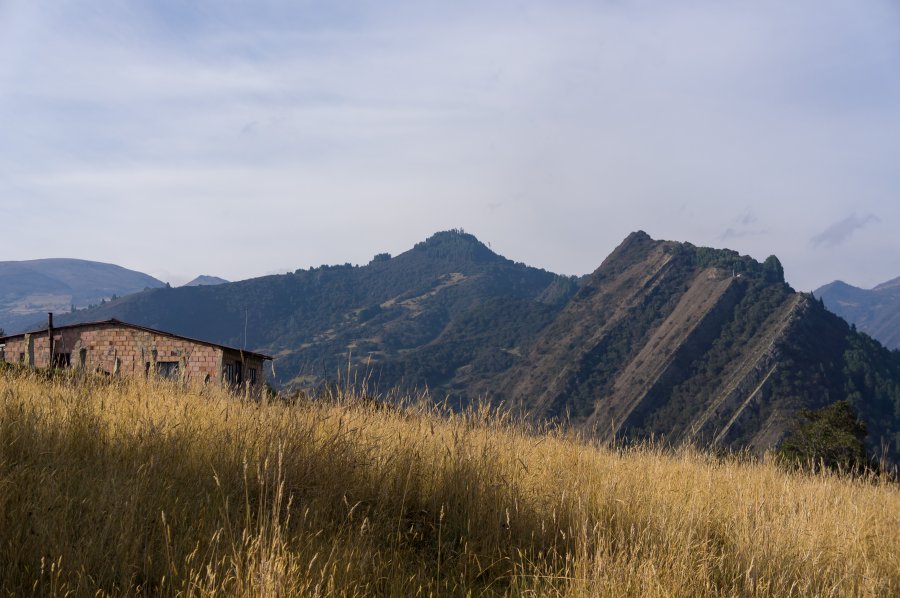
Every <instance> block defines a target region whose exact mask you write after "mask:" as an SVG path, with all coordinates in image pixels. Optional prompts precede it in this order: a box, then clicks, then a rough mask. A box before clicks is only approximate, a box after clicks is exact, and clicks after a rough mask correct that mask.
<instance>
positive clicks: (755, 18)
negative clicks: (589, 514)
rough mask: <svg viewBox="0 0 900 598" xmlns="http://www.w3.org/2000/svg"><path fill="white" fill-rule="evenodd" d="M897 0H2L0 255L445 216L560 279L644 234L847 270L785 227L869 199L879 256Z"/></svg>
mask: <svg viewBox="0 0 900 598" xmlns="http://www.w3.org/2000/svg"><path fill="white" fill-rule="evenodd" d="M897 17H898V11H897V8H896V6H895V3H894V2H892V1H889V0H872V1H871V2H865V3H860V2H859V1H858V0H835V1H834V2H828V3H824V4H823V3H822V2H820V1H819V0H796V1H795V2H784V1H783V0H759V1H757V2H752V3H724V4H722V3H716V2H713V1H712V0H684V1H683V2H662V1H659V0H617V1H604V2H584V1H582V0H559V1H558V2H557V1H549V0H546V1H541V0H525V1H521V0H496V1H492V2H476V1H474V0H460V1H459V2H452V3H447V2H434V1H432V0H426V1H425V2H415V3H410V2H401V1H399V0H383V1H380V2H374V1H372V0H366V1H357V0H340V1H339V2H325V3H323V2H313V1H311V0H301V1H298V2H291V1H287V0H283V1H280V0H260V1H259V2H253V3H249V2H215V1H211V0H207V1H204V0H198V1H197V2H191V3H184V2H151V1H149V0H133V1H129V2H107V1H106V0H80V1H78V2H74V1H72V0H63V1H60V2H55V3H45V2H34V1H33V0H8V1H6V2H4V0H0V122H2V123H3V134H2V135H0V220H3V222H2V223H0V224H3V225H4V226H3V234H4V241H5V242H6V243H5V247H7V248H8V249H7V250H8V251H9V254H8V255H7V257H8V259H25V258H28V257H35V256H37V255H41V256H49V255H74V254H77V255H74V256H75V257H85V258H87V259H101V260H104V261H114V262H125V263H127V264H129V265H130V266H131V267H136V268H137V269H144V270H159V269H160V268H165V269H168V270H171V271H173V274H172V277H173V279H174V277H175V276H176V275H177V274H180V275H181V276H182V277H183V278H186V279H189V278H193V276H195V275H196V274H197V273H199V272H210V273H213V274H216V275H220V276H223V277H225V278H228V279H232V280H237V279H240V278H246V277H248V276H252V275H257V274H260V273H262V272H266V271H269V270H272V269H273V267H274V266H276V265H279V264H283V265H284V266H285V268H284V269H285V270H292V269H295V268H297V267H306V266H311V265H319V264H322V263H342V262H346V261H350V262H353V263H366V262H368V260H369V259H371V256H372V255H373V254H375V253H378V252H382V251H387V252H390V253H394V254H396V253H398V252H400V251H402V250H404V249H407V248H409V247H411V246H412V245H413V244H414V243H415V242H416V241H419V240H422V239H423V238H425V237H426V236H428V235H429V234H431V233H433V232H435V231H436V230H439V229H447V228H451V227H463V228H465V229H467V230H472V231H473V232H475V233H476V234H478V236H480V237H483V238H485V239H491V240H492V241H493V242H494V245H495V246H497V247H503V248H504V249H503V251H504V253H505V254H507V255H508V256H509V257H510V258H512V259H515V260H519V261H525V262H528V263H531V264H534V265H537V266H540V267H545V268H547V269H550V270H554V271H558V272H562V273H567V274H582V273H585V272H588V271H591V270H593V269H594V268H595V267H596V266H597V264H599V263H600V261H602V259H603V258H604V257H605V256H606V254H607V253H608V252H609V251H610V250H611V249H612V248H613V247H614V246H615V245H616V244H617V243H618V242H619V241H620V240H621V239H622V238H624V236H625V235H626V234H627V233H628V232H630V231H632V230H637V229H644V230H648V232H650V233H651V234H653V235H654V236H656V237H659V238H668V239H679V240H688V241H691V242H693V243H696V244H709V245H714V244H721V242H722V241H723V240H727V241H729V244H730V245H733V246H734V249H739V250H740V251H742V252H746V253H750V254H751V255H754V256H761V257H765V256H767V255H769V254H771V253H777V254H778V255H779V256H780V257H781V258H782V259H783V261H784V263H785V267H786V268H787V269H788V270H789V272H790V271H791V265H792V264H798V265H797V266H794V271H796V272H797V273H798V278H799V277H805V278H806V280H796V279H793V280H792V282H794V283H795V284H797V285H798V286H800V287H803V286H808V287H812V286H813V285H815V284H818V283H819V282H820V280H818V279H819V278H830V277H846V275H845V274H843V273H841V272H837V271H835V270H834V269H835V264H834V260H833V259H825V257H823V256H822V255H821V254H822V252H819V251H814V250H813V248H812V247H811V245H810V244H809V243H808V242H807V239H809V238H810V237H812V236H813V235H814V234H816V233H818V232H819V230H821V229H822V228H824V227H825V226H826V224H827V222H824V221H821V220H818V218H819V217H820V216H819V215H820V214H848V213H850V212H852V211H853V210H856V211H857V212H858V213H863V214H865V213H870V212H871V213H877V214H879V216H880V217H881V218H883V220H884V222H885V223H889V224H890V226H884V227H878V228H877V230H876V229H875V227H873V230H872V231H871V232H872V234H873V235H876V234H877V235H879V239H880V241H881V245H880V247H882V248H883V249H884V251H883V252H882V253H883V254H884V255H896V254H898V253H900V241H898V239H896V238H894V236H892V235H890V231H891V229H896V228H897V227H900V209H898V208H894V207H892V206H894V205H895V204H897V202H896V197H898V196H900V179H898V177H897V176H896V165H895V160H894V156H896V155H898V154H900V135H894V134H891V132H892V131H896V130H897V127H898V126H900V79H898V78H897V77H896V76H895V73H897V72H900V26H898V22H900V21H898V18H897ZM859 197H865V198H867V200H866V202H864V203H856V200H855V198H859ZM736 206H737V207H736ZM741 206H752V211H751V209H747V210H746V211H745V212H743V213H741V214H739V215H738V217H737V218H735V213H736V211H737V210H739V209H740V207H741ZM4 218H5V219H4ZM7 220H8V221H9V222H14V223H15V225H14V226H9V225H8V223H7ZM38 229H39V230H41V231H42V233H43V234H42V235H40V236H35V235H33V234H32V232H31V231H33V230H38ZM723 229H724V232H723ZM73 231H74V232H73ZM162 231H164V233H163V232H162ZM162 236H164V237H165V238H166V242H161V241H160V239H161V237H162ZM798 240H799V241H798ZM822 246H825V245H824V244H823V245H822ZM848 253H849V252H848ZM48 254H49V255H48ZM864 257H865V256H859V255H854V256H853V258H854V259H858V260H859V261H860V263H862V264H864V267H865V268H871V267H872V266H871V265H870V264H871V263H872V260H865V259H864ZM848 267H849V266H848ZM176 270H177V271H178V272H177V273H176V272H175V271H176ZM280 270H281V269H279V271H280ZM832 272H833V274H832ZM887 274H889V275H888V276H885V275H884V274H883V273H879V274H877V277H878V278H881V279H886V278H889V277H891V276H890V273H887ZM895 275H896V274H894V276H895ZM873 276H876V275H875V274H873ZM810 279H813V280H810ZM807 281H808V282H807Z"/></svg>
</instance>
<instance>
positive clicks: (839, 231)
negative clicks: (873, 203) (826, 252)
mask: <svg viewBox="0 0 900 598" xmlns="http://www.w3.org/2000/svg"><path fill="white" fill-rule="evenodd" d="M872 222H879V220H878V217H877V216H875V215H874V214H866V215H865V216H857V215H856V214H851V215H849V216H847V217H846V218H844V219H843V220H840V221H838V222H835V223H834V224H832V225H831V226H829V227H828V228H826V229H825V230H824V231H822V232H821V233H819V234H818V235H816V236H814V237H813V238H812V240H811V242H812V244H813V245H815V246H817V247H819V246H825V247H838V246H840V245H843V244H844V243H846V242H847V241H848V240H849V239H850V236H851V235H853V233H855V232H856V231H858V230H859V229H862V228H865V227H866V225H867V224H870V223H872Z"/></svg>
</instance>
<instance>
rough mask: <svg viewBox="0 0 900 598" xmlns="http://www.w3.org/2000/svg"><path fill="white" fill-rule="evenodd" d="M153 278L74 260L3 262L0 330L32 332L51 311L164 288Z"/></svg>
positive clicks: (50, 259)
mask: <svg viewBox="0 0 900 598" xmlns="http://www.w3.org/2000/svg"><path fill="white" fill-rule="evenodd" d="M162 286H164V283H163V282H162V281H160V280H157V279H156V278H153V277H152V276H150V275H148V274H144V273H142V272H137V271H135V270H129V269H127V268H124V267H122V266H118V265H116V264H109V263H105V262H96V261H90V260H80V259H74V258H48V259H38V260H25V261H5V262H0V327H2V328H4V329H6V330H7V332H14V331H15V330H16V329H18V328H22V327H27V326H28V325H30V324H32V323H33V322H34V321H35V320H36V319H38V320H39V319H40V318H41V317H42V316H43V315H44V314H45V313H46V312H48V311H56V312H68V311H70V310H71V309H72V308H73V307H75V308H81V307H87V306H89V305H91V304H95V303H100V302H101V301H103V300H105V299H109V298H111V297H113V296H117V295H127V294H131V293H136V292H139V291H142V290H144V289H145V288H159V287H162Z"/></svg>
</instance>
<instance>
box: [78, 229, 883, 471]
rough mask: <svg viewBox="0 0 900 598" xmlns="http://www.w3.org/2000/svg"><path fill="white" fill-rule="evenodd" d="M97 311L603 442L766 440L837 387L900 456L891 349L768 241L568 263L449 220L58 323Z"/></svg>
mask: <svg viewBox="0 0 900 598" xmlns="http://www.w3.org/2000/svg"><path fill="white" fill-rule="evenodd" d="M111 317H115V318H119V319H122V320H125V321H130V322H134V323H137V324H143V325H147V326H151V327H156V328H162V329H166V330H171V331H173V332H176V333H180V334H185V335H188V336H194V337H200V338H207V339H210V340H213V341H216V342H221V343H223V344H230V345H235V346H246V347H247V348H248V349H251V350H256V351H261V352H265V353H268V354H271V355H275V356H276V360H275V374H276V376H275V379H276V381H277V383H278V384H280V385H282V386H291V387H299V388H304V387H306V388H308V387H315V386H317V385H320V384H322V383H324V382H327V381H330V380H334V379H335V378H336V377H337V375H338V372H342V374H341V375H342V376H346V375H349V376H350V377H351V379H353V378H356V379H357V380H361V379H366V380H368V382H369V384H370V386H376V387H377V388H378V389H381V390H386V389H392V388H400V389H402V390H403V391H411V390H415V389H417V388H418V389H424V388H426V387H427V388H428V389H430V391H431V392H432V395H433V396H435V397H436V398H437V399H443V398H444V397H447V398H448V400H449V401H450V402H451V404H465V403H466V402H468V401H472V400H475V399H478V398H482V397H483V398H488V399H489V400H491V401H493V402H495V403H499V402H501V401H502V402H503V403H504V404H506V405H509V406H510V407H512V408H513V409H515V410H518V411H520V412H521V413H523V414H525V415H526V416H528V417H531V418H533V419H534V420H536V421H544V420H547V419H566V420H567V421H568V422H570V423H571V424H572V425H575V426H578V427H581V428H582V429H584V430H585V431H587V432H589V433H590V434H592V435H593V436H595V437H599V438H606V439H610V440H612V439H641V438H649V437H654V438H657V439H660V440H662V441H666V442H670V443H673V444H680V443H684V442H690V443H695V444H699V445H705V446H708V445H712V446H720V447H728V448H749V449H750V450H753V451H755V452H761V451H763V450H765V449H769V448H772V447H774V446H776V445H778V443H779V442H780V441H781V440H782V439H783V438H784V437H785V436H786V435H787V434H789V433H790V431H791V430H792V429H793V427H794V426H795V425H796V423H797V421H798V413H799V412H800V410H801V409H807V408H808V409H816V408H820V407H824V406H826V405H829V404H832V403H834V402H836V401H838V400H841V399H848V400H849V401H850V402H851V403H852V405H853V406H854V408H855V409H856V410H857V411H858V413H859V414H860V416H861V417H862V418H863V419H864V420H865V421H866V422H867V424H868V426H869V437H868V442H869V446H870V449H871V450H873V451H878V450H880V449H881V447H884V448H885V450H886V453H887V454H888V455H889V456H891V457H895V456H897V455H900V354H897V353H891V352H890V351H888V350H887V349H885V348H884V347H882V346H881V345H879V344H878V343H877V342H876V341H874V340H872V339H871V338H869V337H867V336H866V335H863V334H860V333H858V332H856V331H855V330H853V329H852V328H851V327H850V326H849V325H848V324H847V323H846V322H845V321H843V320H842V319H840V318H839V317H837V316H835V315H834V314H832V313H830V312H829V311H827V310H826V309H825V308H824V307H823V306H822V305H821V304H820V303H819V302H818V301H816V300H814V299H813V298H812V297H811V296H809V295H805V294H800V293H796V292H794V291H793V289H791V287H790V286H788V285H787V284H786V283H785V281H784V275H783V270H782V267H781V264H780V263H779V261H778V259H777V258H775V257H774V256H773V257H770V258H769V259H767V260H766V261H765V262H763V263H760V262H757V261H755V260H753V259H752V258H750V257H747V256H741V255H739V254H737V253H735V252H733V251H729V250H718V249H710V248H702V247H695V246H693V245H691V244H689V243H677V242H672V241H656V240H653V239H651V238H650V237H649V236H648V235H646V234H645V233H642V232H638V233H633V234H632V235H630V236H629V237H628V238H627V239H626V240H625V241H624V242H623V243H622V244H621V245H620V246H619V247H618V248H617V249H616V250H615V251H614V252H613V253H612V254H611V255H610V256H609V257H607V258H606V259H605V260H604V261H603V263H602V264H601V266H600V267H599V268H598V269H597V270H596V271H595V272H593V273H592V274H590V275H588V276H585V277H583V278H581V279H576V278H574V277H565V276H559V275H556V274H553V273H550V272H546V271H544V270H538V269H535V268H531V267H528V266H526V265H524V264H520V263H515V262H512V261H510V260H508V259H506V258H504V257H502V256H499V255H497V254H495V253H494V252H493V251H491V250H490V249H489V248H488V247H486V246H485V245H484V244H482V243H481V242H479V241H478V240H477V239H476V238H475V237H473V236H472V235H469V234H466V233H464V232H462V231H449V232H442V233H438V234H436V235H434V236H432V237H431V238H429V239H427V240H426V241H424V242H422V243H419V244H417V245H416V246H415V247H413V248H412V249H411V250H409V251H407V252H405V253H403V254H400V255H398V256H396V257H391V256H390V255H388V254H379V255H377V256H376V257H375V258H374V259H373V260H372V261H371V262H370V263H369V264H367V265H365V266H351V265H349V264H345V265H343V266H323V267H320V268H313V269H310V270H298V271H296V272H294V273H293V274H287V275H279V276H267V277H263V278H256V279H251V280H246V281H241V282H236V283H231V284H228V285H220V286H210V287H206V286H204V287H188V288H178V289H168V288H166V289H153V290H149V291H146V292H143V293H139V294H136V295H131V296H129V297H124V298H122V299H119V300H117V301H113V302H110V303H107V304H105V305H103V306H102V307H99V308H96V309H94V310H90V311H85V312H78V313H76V314H74V315H71V316H65V317H64V318H61V321H62V322H66V321H74V320H79V321H84V320H96V319H106V318H111Z"/></svg>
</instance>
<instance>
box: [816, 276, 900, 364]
mask: <svg viewBox="0 0 900 598" xmlns="http://www.w3.org/2000/svg"><path fill="white" fill-rule="evenodd" d="M813 294H814V295H815V296H816V297H820V298H821V299H822V301H824V302H825V306H826V307H827V308H828V309H830V310H831V311H833V312H834V313H836V314H837V315H839V316H841V317H842V318H844V319H845V320H847V321H848V322H851V323H853V324H855V325H856V327H857V328H859V329H860V330H862V331H863V332H865V333H866V334H870V335H872V336H873V337H875V338H876V339H878V340H879V341H881V342H882V343H884V344H885V346H887V347H890V348H892V349H900V278H895V279H893V280H890V281H888V282H884V283H882V284H880V285H878V286H877V287H875V288H873V289H870V290H867V289H860V288H858V287H854V286H851V285H849V284H847V283H845V282H842V281H840V280H837V281H835V282H832V283H831V284H827V285H825V286H823V287H822V288H820V289H818V290H816V291H815V292H814V293H813Z"/></svg>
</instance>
